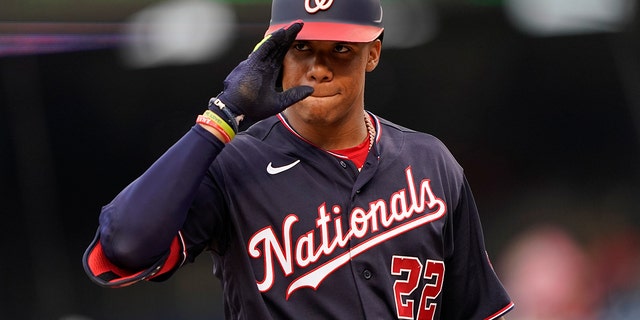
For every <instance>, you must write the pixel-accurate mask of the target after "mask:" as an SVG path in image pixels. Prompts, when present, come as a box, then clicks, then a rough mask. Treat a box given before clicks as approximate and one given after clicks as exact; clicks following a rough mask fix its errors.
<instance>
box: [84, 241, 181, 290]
mask: <svg viewBox="0 0 640 320" xmlns="http://www.w3.org/2000/svg"><path fill="white" fill-rule="evenodd" d="M186 256H187V255H186V250H185V244H184V239H183V237H182V233H181V232H178V235H176V237H175V238H174V239H173V241H172V242H171V246H170V248H169V251H168V252H167V253H166V254H165V255H164V256H163V257H162V258H160V259H159V260H158V261H157V262H156V263H154V264H153V265H151V266H150V267H149V268H146V269H144V270H135V271H131V270H127V269H124V268H121V267H119V266H117V265H115V264H114V263H112V262H111V261H109V259H108V258H107V257H106V256H105V254H104V251H103V249H102V244H101V243H100V234H99V231H98V232H96V236H95V237H94V239H93V241H92V242H91V244H90V245H89V247H88V248H87V250H86V251H85V253H84V256H83V258H82V263H83V266H84V270H85V272H86V273H87V275H88V276H89V278H90V279H91V280H92V281H93V282H95V283H97V284H99V285H101V286H103V287H109V288H120V287H126V286H129V285H132V284H134V283H136V282H139V281H143V280H164V279H166V278H168V277H169V276H170V275H171V274H173V272H174V271H175V270H177V269H178V268H179V267H180V266H181V265H182V264H183V263H184V262H185V260H186Z"/></svg>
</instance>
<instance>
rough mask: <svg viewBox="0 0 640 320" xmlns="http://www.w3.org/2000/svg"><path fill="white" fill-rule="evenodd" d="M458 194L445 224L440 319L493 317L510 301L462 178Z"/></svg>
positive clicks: (502, 312) (497, 316)
mask: <svg viewBox="0 0 640 320" xmlns="http://www.w3.org/2000/svg"><path fill="white" fill-rule="evenodd" d="M460 192H461V193H460V198H459V201H458V204H457V206H456V208H455V209H454V211H453V214H452V215H450V216H449V217H448V220H447V225H446V227H445V228H446V231H445V233H446V235H445V239H446V240H445V241H446V244H445V246H446V248H447V252H446V254H447V256H446V261H445V265H446V272H445V279H444V287H443V309H442V314H441V319H447V320H449V319H497V318H499V317H501V316H503V315H504V314H506V313H507V312H509V311H510V310H511V309H512V308H513V306H514V304H513V302H512V301H511V298H510V297H509V295H508V294H507V292H506V290H505V289H504V287H503V286H502V284H501V282H500V280H499V279H498V277H497V275H496V273H495V271H494V269H493V267H492V265H491V262H490V261H489V257H488V254H487V251H486V249H485V244H484V236H483V232H482V226H481V223H480V217H479V215H478V210H477V208H476V204H475V201H474V199H473V195H472V193H471V189H470V187H469V184H468V182H467V180H466V179H464V182H463V185H462V188H461V191H460Z"/></svg>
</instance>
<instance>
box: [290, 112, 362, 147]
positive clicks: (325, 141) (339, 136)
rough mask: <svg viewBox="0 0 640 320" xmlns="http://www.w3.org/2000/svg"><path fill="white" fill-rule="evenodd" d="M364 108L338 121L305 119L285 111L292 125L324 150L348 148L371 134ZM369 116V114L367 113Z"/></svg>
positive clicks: (300, 133)
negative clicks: (322, 121) (318, 121)
mask: <svg viewBox="0 0 640 320" xmlns="http://www.w3.org/2000/svg"><path fill="white" fill-rule="evenodd" d="M365 114H366V113H365V112H364V110H362V113H361V114H359V115H357V116H350V117H348V118H345V119H342V121H338V122H336V123H317V122H313V121H308V122H307V121H305V120H303V119H302V118H300V117H298V116H297V115H296V114H295V113H290V112H287V113H285V115H286V117H287V120H288V122H289V124H290V125H291V127H293V129H294V130H295V131H296V132H297V133H298V134H299V135H301V136H302V137H303V138H305V139H306V140H308V141H309V142H311V143H312V144H314V145H315V146H318V147H320V148H322V149H324V150H336V149H346V148H351V147H354V146H357V145H359V144H360V143H362V141H363V139H365V138H367V137H368V136H369V131H368V130H367V126H366V123H365V121H364V116H365ZM367 116H368V115H367Z"/></svg>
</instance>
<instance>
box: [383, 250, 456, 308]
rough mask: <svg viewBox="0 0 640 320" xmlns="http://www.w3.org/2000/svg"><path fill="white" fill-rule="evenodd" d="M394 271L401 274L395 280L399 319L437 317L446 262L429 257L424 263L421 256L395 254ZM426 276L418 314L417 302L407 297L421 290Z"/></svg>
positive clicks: (394, 287)
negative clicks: (420, 287) (424, 263)
mask: <svg viewBox="0 0 640 320" xmlns="http://www.w3.org/2000/svg"><path fill="white" fill-rule="evenodd" d="M423 270H424V273H423ZM391 274H392V275H394V276H400V277H401V279H398V280H396V281H395V282H394V283H393V295H394V298H395V302H396V310H397V315H398V319H411V320H413V319H417V320H433V318H434V315H435V312H436V308H437V304H436V303H435V302H433V300H434V299H435V298H437V297H438V295H440V292H441V291H442V282H443V280H444V262H442V261H437V260H427V261H426V266H424V265H423V264H422V262H420V260H419V259H418V258H417V257H405V256H395V255H394V256H393V258H392V260H391ZM422 278H424V279H426V280H427V282H426V283H425V285H424V287H423V288H422V294H421V295H420V302H419V303H420V304H419V307H418V314H417V317H414V308H413V307H414V301H413V299H409V298H406V299H405V297H407V296H409V295H411V294H412V293H413V292H414V291H415V290H416V289H418V285H419V284H420V280H421V279H422Z"/></svg>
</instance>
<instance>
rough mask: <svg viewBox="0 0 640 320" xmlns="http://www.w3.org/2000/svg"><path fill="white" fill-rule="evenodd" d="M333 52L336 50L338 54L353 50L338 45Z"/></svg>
mask: <svg viewBox="0 0 640 320" xmlns="http://www.w3.org/2000/svg"><path fill="white" fill-rule="evenodd" d="M333 50H335V51H336V52H338V53H347V52H349V51H351V48H349V47H348V46H346V45H344V44H337V45H336V46H335V47H334V48H333Z"/></svg>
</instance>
